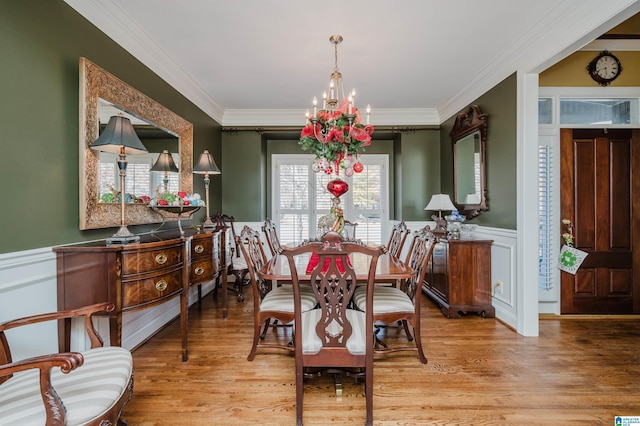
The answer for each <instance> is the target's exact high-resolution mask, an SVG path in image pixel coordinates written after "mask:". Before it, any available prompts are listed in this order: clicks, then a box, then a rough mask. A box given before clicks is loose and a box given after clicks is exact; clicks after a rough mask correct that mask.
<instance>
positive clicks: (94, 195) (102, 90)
mask: <svg viewBox="0 0 640 426" xmlns="http://www.w3.org/2000/svg"><path fill="white" fill-rule="evenodd" d="M101 100H102V101H106V102H108V103H109V104H111V105H114V106H115V107H117V108H118V109H120V110H122V111H124V112H125V113H126V114H130V115H132V116H134V117H137V118H139V119H141V120H143V121H145V122H146V123H148V124H150V125H153V126H155V127H156V128H158V129H161V130H163V131H165V132H167V133H169V134H171V135H173V136H175V137H176V138H177V140H178V152H179V164H178V169H179V190H180V191H184V192H187V193H193V125H192V124H191V123H190V122H188V121H187V120H185V119H183V118H182V117H180V116H178V115H177V114H175V113H174V112H172V111H170V110H169V109H167V108H166V107H164V106H163V105H160V104H159V103H158V102H156V101H154V100H153V99H151V98H149V97H147V96H146V95H144V94H143V93H140V92H139V91H138V90H136V89H134V88H133V87H131V86H129V85H128V84H126V83H124V82H123V81H122V80H120V79H118V78H117V77H115V76H113V75H112V74H110V73H108V72H107V71H105V70H104V69H102V68H100V67H99V66H97V65H96V64H94V63H92V62H91V61H89V60H88V59H86V58H80V161H79V163H80V188H79V190H80V229H83V230H84V229H98V228H110V227H117V226H119V225H120V206H119V204H118V203H104V202H100V191H99V189H98V188H99V173H98V168H99V162H100V161H99V154H100V153H99V152H97V151H95V150H93V149H91V148H90V147H89V145H91V143H93V141H95V140H96V139H97V138H98V136H99V128H100V111H99V108H100V107H99V105H100V103H101ZM150 195H151V194H150ZM125 215H126V220H125V222H126V223H127V225H139V224H146V223H157V222H161V221H162V220H163V218H162V217H161V216H160V215H159V214H158V213H156V212H154V211H153V210H152V209H150V208H149V207H148V205H147V204H144V203H127V205H126V209H125Z"/></svg>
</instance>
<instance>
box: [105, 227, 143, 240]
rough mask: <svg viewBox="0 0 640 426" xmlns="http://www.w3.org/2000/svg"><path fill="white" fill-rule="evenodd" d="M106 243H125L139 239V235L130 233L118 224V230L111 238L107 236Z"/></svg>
mask: <svg viewBox="0 0 640 426" xmlns="http://www.w3.org/2000/svg"><path fill="white" fill-rule="evenodd" d="M106 241H107V244H113V243H120V244H127V243H133V242H138V241H140V236H138V235H135V234H132V233H131V231H129V230H128V229H127V227H126V226H124V225H122V226H120V229H118V232H116V233H115V234H113V236H112V237H111V238H107V240H106Z"/></svg>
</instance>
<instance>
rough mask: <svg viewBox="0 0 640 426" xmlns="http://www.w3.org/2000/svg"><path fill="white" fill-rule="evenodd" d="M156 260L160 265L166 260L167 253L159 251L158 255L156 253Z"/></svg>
mask: <svg viewBox="0 0 640 426" xmlns="http://www.w3.org/2000/svg"><path fill="white" fill-rule="evenodd" d="M156 262H157V263H159V264H160V265H162V264H163V263H166V262H167V255H166V254H164V253H160V254H158V255H156Z"/></svg>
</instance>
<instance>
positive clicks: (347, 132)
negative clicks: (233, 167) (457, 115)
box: [298, 35, 373, 233]
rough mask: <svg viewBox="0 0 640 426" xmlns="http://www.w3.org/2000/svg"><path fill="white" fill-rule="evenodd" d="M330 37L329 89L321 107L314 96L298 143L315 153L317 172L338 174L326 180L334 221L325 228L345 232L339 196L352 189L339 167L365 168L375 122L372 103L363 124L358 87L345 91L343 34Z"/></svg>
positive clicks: (348, 169) (355, 170) (349, 170)
mask: <svg viewBox="0 0 640 426" xmlns="http://www.w3.org/2000/svg"><path fill="white" fill-rule="evenodd" d="M329 41H330V42H331V43H333V45H334V51H335V66H334V68H333V72H332V73H331V78H330V79H329V90H328V91H324V92H323V94H322V109H318V98H317V97H314V98H313V102H312V103H313V113H312V114H311V113H310V112H309V111H308V110H307V112H306V118H307V125H306V126H305V127H304V128H303V129H302V132H301V133H300V141H299V142H298V143H299V145H300V146H301V148H302V149H303V150H304V151H310V152H312V153H313V154H314V155H315V156H316V159H315V160H314V162H313V170H314V171H315V172H324V173H327V174H329V175H331V174H333V173H335V175H336V178H335V179H333V180H331V181H330V182H329V183H328V184H327V190H328V191H329V192H330V193H331V194H332V195H333V197H332V199H331V201H332V207H331V219H332V225H331V226H327V227H326V228H325V230H326V231H336V232H338V233H342V232H343V230H344V217H343V213H342V209H341V208H340V207H339V204H340V196H341V195H342V194H344V193H345V192H347V191H348V190H349V185H347V183H346V182H345V181H343V180H342V179H340V169H342V170H344V174H345V175H346V176H352V175H353V174H354V173H360V172H362V170H363V169H364V167H363V166H362V163H361V162H360V154H361V153H362V152H363V151H364V148H365V147H367V146H369V145H370V144H371V135H372V134H373V126H371V125H370V124H369V116H370V114H371V108H370V107H369V105H367V108H366V114H367V115H366V124H362V116H361V114H360V111H359V110H358V108H356V105H355V103H356V102H355V99H356V90H355V89H353V90H352V91H351V92H349V93H348V94H347V95H345V92H344V86H343V82H342V74H341V73H340V71H339V69H338V44H339V43H340V42H342V36H341V35H333V36H331V37H330V38H329ZM340 95H341V96H342V98H341V99H340V98H339V97H340ZM321 220H322V218H321ZM319 227H320V226H319Z"/></svg>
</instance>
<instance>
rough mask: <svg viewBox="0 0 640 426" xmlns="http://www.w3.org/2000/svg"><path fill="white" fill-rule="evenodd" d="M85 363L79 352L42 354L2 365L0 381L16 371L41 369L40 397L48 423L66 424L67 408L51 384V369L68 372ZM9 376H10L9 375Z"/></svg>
mask: <svg viewBox="0 0 640 426" xmlns="http://www.w3.org/2000/svg"><path fill="white" fill-rule="evenodd" d="M83 363H84V358H83V357H82V354H80V353H78V352H64V353H59V354H52V355H42V356H37V357H33V358H28V359H24V360H22V361H18V362H13V363H11V364H5V365H2V366H0V383H3V382H4V381H5V380H6V379H7V378H9V377H11V376H12V375H13V374H14V373H18V372H20V371H25V370H30V369H34V368H37V369H39V370H40V397H41V398H42V402H43V403H44V409H45V412H46V416H47V422H46V424H47V425H64V422H65V414H64V413H66V409H65V407H64V404H63V402H62V400H61V399H60V397H59V396H58V394H57V393H56V391H55V389H54V388H53V386H52V384H51V369H53V368H54V367H60V370H61V371H62V372H63V373H65V374H67V373H69V372H70V371H72V370H74V369H76V368H78V367H80V366H81V365H82V364H83ZM7 376H8V377H7Z"/></svg>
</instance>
